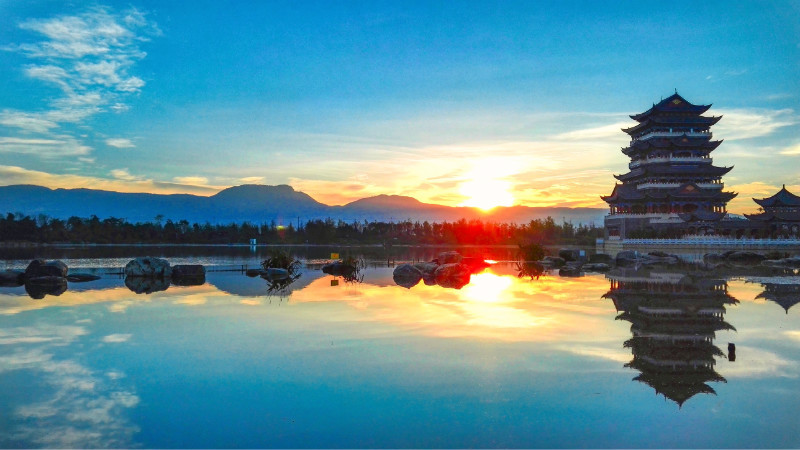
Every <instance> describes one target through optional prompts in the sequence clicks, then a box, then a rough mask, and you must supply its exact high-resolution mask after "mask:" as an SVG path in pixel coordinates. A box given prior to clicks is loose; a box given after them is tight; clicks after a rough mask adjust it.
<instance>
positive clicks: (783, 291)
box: [756, 283, 800, 314]
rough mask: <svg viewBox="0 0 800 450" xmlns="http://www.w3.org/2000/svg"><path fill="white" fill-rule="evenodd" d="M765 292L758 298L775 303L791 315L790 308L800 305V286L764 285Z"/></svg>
mask: <svg viewBox="0 0 800 450" xmlns="http://www.w3.org/2000/svg"><path fill="white" fill-rule="evenodd" d="M761 286H762V287H764V292H762V293H760V294H758V296H757V297H756V298H763V299H765V300H769V301H773V302H775V303H777V304H779V305H781V307H782V308H783V309H784V310H785V311H786V314H789V308H791V307H792V306H794V305H796V304H798V303H800V284H778V283H762V284H761Z"/></svg>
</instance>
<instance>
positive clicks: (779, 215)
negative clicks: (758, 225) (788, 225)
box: [744, 211, 800, 222]
mask: <svg viewBox="0 0 800 450" xmlns="http://www.w3.org/2000/svg"><path fill="white" fill-rule="evenodd" d="M744 216H745V217H747V218H748V219H750V220H755V221H758V222H772V221H775V222H800V211H796V212H788V211H767V212H763V213H759V214H745V215H744Z"/></svg>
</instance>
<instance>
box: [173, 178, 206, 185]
mask: <svg viewBox="0 0 800 450" xmlns="http://www.w3.org/2000/svg"><path fill="white" fill-rule="evenodd" d="M172 181H174V182H176V183H178V184H190V185H194V186H205V185H207V184H208V178H206V177H175V178H173V179H172Z"/></svg>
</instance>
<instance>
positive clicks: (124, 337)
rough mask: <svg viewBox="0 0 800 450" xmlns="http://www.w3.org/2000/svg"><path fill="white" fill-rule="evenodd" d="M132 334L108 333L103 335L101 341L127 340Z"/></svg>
mask: <svg viewBox="0 0 800 450" xmlns="http://www.w3.org/2000/svg"><path fill="white" fill-rule="evenodd" d="M131 336H132V335H130V334H109V335H108V336H103V342H106V343H113V344H116V343H120V342H128V340H130V338H131Z"/></svg>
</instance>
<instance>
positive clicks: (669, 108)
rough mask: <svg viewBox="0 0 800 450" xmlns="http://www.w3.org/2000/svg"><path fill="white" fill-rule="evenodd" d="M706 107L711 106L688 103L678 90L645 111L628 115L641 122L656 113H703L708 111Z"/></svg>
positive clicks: (709, 106)
mask: <svg viewBox="0 0 800 450" xmlns="http://www.w3.org/2000/svg"><path fill="white" fill-rule="evenodd" d="M708 108H711V105H694V104H692V103H689V102H688V101H686V99H685V98H683V97H681V96H680V95H678V92H677V91H676V92H675V93H674V94H672V95H670V96H669V97H667V98H665V99H663V100H661V101H660V102H658V103H654V104H653V107H652V108H650V109H648V110H647V111H645V112H643V113H639V114H633V115H631V116H630V118H631V119H633V120H635V121H637V122H641V121H642V120H645V119H647V117H649V116H651V115H653V114H657V113H689V114H703V113H704V112H706V111H708Z"/></svg>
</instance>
